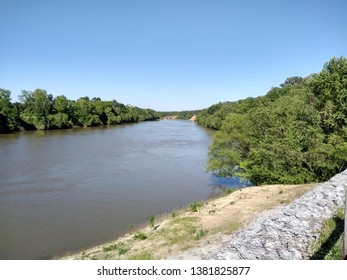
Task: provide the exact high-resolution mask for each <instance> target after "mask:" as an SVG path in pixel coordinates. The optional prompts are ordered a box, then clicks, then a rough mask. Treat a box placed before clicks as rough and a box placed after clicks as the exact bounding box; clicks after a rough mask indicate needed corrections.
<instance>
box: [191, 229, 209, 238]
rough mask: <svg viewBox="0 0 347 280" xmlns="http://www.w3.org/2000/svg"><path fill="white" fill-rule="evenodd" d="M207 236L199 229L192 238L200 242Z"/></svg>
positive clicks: (205, 232) (204, 231) (205, 231)
mask: <svg viewBox="0 0 347 280" xmlns="http://www.w3.org/2000/svg"><path fill="white" fill-rule="evenodd" d="M206 234H207V230H204V229H200V230H199V232H198V233H197V234H196V235H195V236H194V239H195V240H200V239H201V238H202V237H204V236H205V235H206Z"/></svg>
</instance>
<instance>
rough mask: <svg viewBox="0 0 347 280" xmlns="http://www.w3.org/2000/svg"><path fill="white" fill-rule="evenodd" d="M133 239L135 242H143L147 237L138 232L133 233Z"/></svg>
mask: <svg viewBox="0 0 347 280" xmlns="http://www.w3.org/2000/svg"><path fill="white" fill-rule="evenodd" d="M134 239H135V240H145V239H147V235H146V234H144V233H143V232H142V231H138V232H136V233H135V235H134Z"/></svg>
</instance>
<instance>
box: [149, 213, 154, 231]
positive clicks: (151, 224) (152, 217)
mask: <svg viewBox="0 0 347 280" xmlns="http://www.w3.org/2000/svg"><path fill="white" fill-rule="evenodd" d="M148 221H149V225H150V226H151V228H154V222H155V216H154V215H151V216H149V218H148Z"/></svg>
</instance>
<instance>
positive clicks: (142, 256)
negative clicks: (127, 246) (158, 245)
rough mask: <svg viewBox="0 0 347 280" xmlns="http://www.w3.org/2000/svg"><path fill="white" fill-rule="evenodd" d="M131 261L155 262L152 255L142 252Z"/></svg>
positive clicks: (131, 258) (130, 258)
mask: <svg viewBox="0 0 347 280" xmlns="http://www.w3.org/2000/svg"><path fill="white" fill-rule="evenodd" d="M128 259H129V260H153V256H152V254H150V253H148V252H142V253H139V254H136V255H132V256H130V257H129V258H128Z"/></svg>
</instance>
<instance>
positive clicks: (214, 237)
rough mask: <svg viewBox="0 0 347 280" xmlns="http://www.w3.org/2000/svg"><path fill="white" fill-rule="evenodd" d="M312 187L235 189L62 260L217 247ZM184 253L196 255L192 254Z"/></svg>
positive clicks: (133, 256) (143, 255)
mask: <svg viewBox="0 0 347 280" xmlns="http://www.w3.org/2000/svg"><path fill="white" fill-rule="evenodd" d="M314 186H315V185H314V184H310V185H272V186H262V187H250V188H245V189H241V190H236V191H234V192H233V193H231V194H228V195H225V196H222V197H219V198H216V199H213V200H210V201H207V202H196V203H192V204H191V205H188V206H187V207H186V208H185V209H182V210H179V211H177V212H173V213H171V214H168V215H165V216H163V217H160V218H158V217H157V218H156V220H155V227H154V228H152V227H151V226H147V227H144V228H141V229H139V230H137V231H135V232H131V233H129V234H127V235H125V236H124V237H121V238H119V239H117V240H115V241H113V242H110V243H107V244H103V245H101V246H98V247H95V248H91V249H87V250H85V251H83V252H79V253H75V254H71V255H68V256H66V257H64V258H63V259H166V258H176V257H174V256H178V254H179V253H181V252H184V251H186V250H188V249H190V248H199V247H201V246H210V247H216V246H217V245H218V244H220V243H222V242H224V241H226V240H227V238H229V236H230V233H233V232H235V231H237V230H239V229H240V228H242V227H244V226H245V225H246V224H247V223H248V222H249V221H250V220H252V219H253V218H254V216H255V215H259V213H261V212H263V211H266V210H269V209H272V208H274V207H276V206H280V205H286V204H288V203H290V202H291V201H293V200H294V199H295V198H297V197H299V196H301V195H303V194H304V193H306V192H307V191H309V190H311V189H312V188H313V187H314ZM187 256H189V258H191V259H193V258H195V257H194V255H187ZM197 258H201V257H197Z"/></svg>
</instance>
